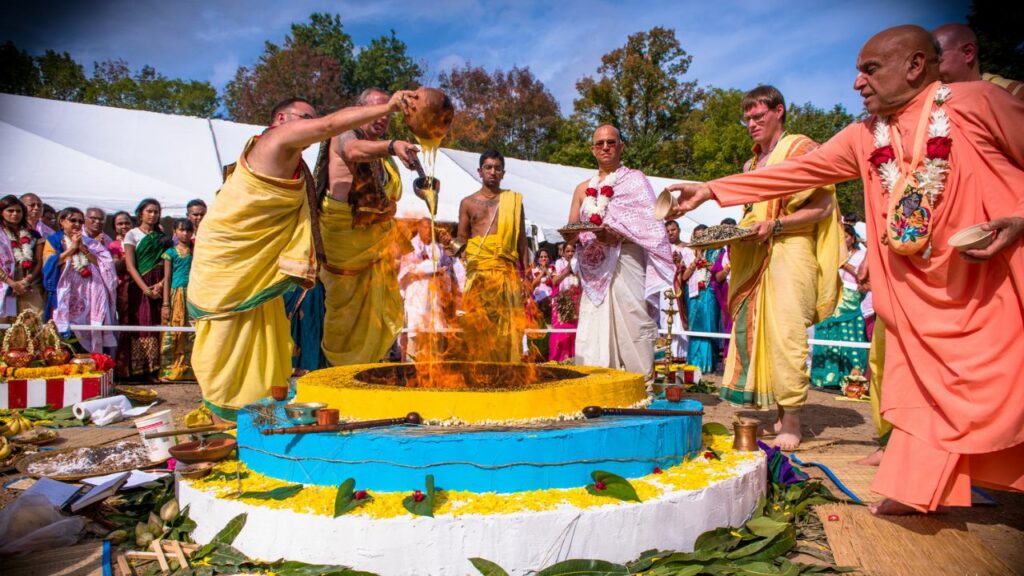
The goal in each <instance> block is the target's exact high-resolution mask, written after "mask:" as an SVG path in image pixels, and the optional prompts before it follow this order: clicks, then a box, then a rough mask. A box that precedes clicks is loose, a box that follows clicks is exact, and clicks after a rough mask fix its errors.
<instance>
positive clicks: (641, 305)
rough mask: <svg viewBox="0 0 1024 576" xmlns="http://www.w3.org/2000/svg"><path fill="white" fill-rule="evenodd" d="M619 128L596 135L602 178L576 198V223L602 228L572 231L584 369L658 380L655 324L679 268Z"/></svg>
mask: <svg viewBox="0 0 1024 576" xmlns="http://www.w3.org/2000/svg"><path fill="white" fill-rule="evenodd" d="M624 149H625V145H624V144H623V142H622V137H621V135H620V133H619V130H618V129H617V128H615V127H614V126H609V125H604V126H601V127H599V128H598V129H597V130H596V131H594V137H593V144H592V153H593V154H594V158H595V159H597V166H598V170H597V173H596V174H595V175H594V176H593V177H592V178H590V179H588V180H585V181H583V182H581V183H580V184H579V185H578V186H577V187H576V191H575V192H574V193H573V198H572V205H571V207H570V208H569V224H577V223H580V222H582V223H586V224H590V225H591V226H592V227H593V228H594V230H593V231H586V232H583V233H580V234H578V235H576V234H569V236H570V237H568V238H566V241H567V242H571V243H572V242H576V241H577V240H578V241H579V244H580V245H579V247H578V249H577V251H576V254H577V256H576V258H577V261H578V262H579V268H580V282H581V284H582V286H583V294H584V297H583V298H581V299H580V313H579V324H578V325H577V331H576V364H582V365H587V366H607V367H609V368H616V369H621V370H626V371H629V372H635V373H638V374H643V375H644V378H645V379H646V381H647V383H648V385H650V384H651V383H653V381H654V341H655V340H656V339H657V337H658V326H657V324H656V323H655V321H654V314H657V304H658V302H659V298H660V296H661V294H662V293H663V292H664V291H665V290H666V289H668V288H669V287H670V286H672V279H673V274H674V271H675V265H674V264H673V262H672V250H671V247H670V246H669V241H668V234H667V233H666V232H665V225H664V224H662V223H661V222H658V221H657V220H656V219H655V217H654V190H653V189H652V188H651V183H650V182H649V181H648V180H647V177H646V176H644V174H643V172H640V171H639V170H633V169H631V168H627V167H625V166H623V165H622V151H623V150H624Z"/></svg>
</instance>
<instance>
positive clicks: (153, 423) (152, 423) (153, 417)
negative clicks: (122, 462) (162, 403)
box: [135, 409, 177, 462]
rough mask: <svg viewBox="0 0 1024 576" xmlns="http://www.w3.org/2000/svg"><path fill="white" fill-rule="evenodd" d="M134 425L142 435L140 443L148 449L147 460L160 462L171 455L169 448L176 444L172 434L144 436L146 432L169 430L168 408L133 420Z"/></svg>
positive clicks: (169, 413)
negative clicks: (166, 435)
mask: <svg viewBox="0 0 1024 576" xmlns="http://www.w3.org/2000/svg"><path fill="white" fill-rule="evenodd" d="M135 427H136V428H138V430H139V436H142V443H143V444H145V445H146V449H147V450H149V460H150V461H151V462H162V461H164V460H167V459H168V458H170V457H171V453H170V448H171V446H174V445H175V444H177V442H176V441H175V440H176V439H175V437H174V436H168V437H166V438H151V439H147V438H146V434H153V433H156V432H169V431H170V430H171V411H170V410H169V409H168V410H161V411H160V412H156V413H154V414H150V415H149V416H146V417H145V418H139V419H138V420H136V421H135Z"/></svg>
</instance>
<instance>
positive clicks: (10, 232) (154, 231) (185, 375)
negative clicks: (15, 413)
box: [0, 193, 206, 381]
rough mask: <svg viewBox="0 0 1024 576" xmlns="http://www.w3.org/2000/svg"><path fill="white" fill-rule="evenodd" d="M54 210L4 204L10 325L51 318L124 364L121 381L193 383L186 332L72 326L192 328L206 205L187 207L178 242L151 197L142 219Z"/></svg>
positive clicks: (3, 260)
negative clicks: (193, 269) (189, 303)
mask: <svg viewBox="0 0 1024 576" xmlns="http://www.w3.org/2000/svg"><path fill="white" fill-rule="evenodd" d="M48 208H49V205H47V204H45V203H43V201H42V200H41V199H40V198H39V196H38V195H36V194H33V193H26V194H23V195H22V196H21V197H17V196H14V195H8V196H4V197H3V198H0V215H2V218H3V226H2V227H0V230H2V231H3V235H4V238H3V240H4V241H2V242H0V280H2V281H3V285H2V286H0V292H2V294H3V306H4V311H3V315H4V316H5V317H7V318H8V320H9V321H10V320H13V318H14V317H16V316H17V315H18V314H20V313H21V312H23V311H25V310H33V311H35V312H37V313H38V314H39V316H40V317H41V318H42V319H43V320H44V321H48V320H51V319H52V320H53V321H54V323H55V324H56V326H57V328H58V330H59V331H60V332H61V333H62V334H63V335H64V336H65V337H68V339H69V340H71V341H73V342H74V344H75V346H77V348H78V349H79V350H80V351H83V352H103V353H107V354H110V355H112V356H114V357H116V359H117V369H116V370H117V374H116V375H117V377H118V378H120V379H124V380H155V379H161V380H168V381H173V380H191V379H192V373H191V369H190V368H189V355H190V354H191V341H192V336H191V334H189V333H187V332H185V333H182V332H177V333H175V332H167V333H163V334H161V333H160V332H158V331H154V332H117V333H115V332H111V331H100V330H84V329H83V330H71V329H70V327H71V326H72V325H78V326H104V325H107V326H111V325H124V326H159V325H161V324H164V325H170V326H187V325H188V312H187V310H186V306H185V294H186V290H187V287H188V278H189V267H190V264H191V258H192V246H193V238H194V233H195V230H196V229H197V227H198V226H199V223H200V222H201V221H202V219H203V216H204V215H205V214H206V204H205V203H204V202H203V201H202V200H198V199H197V200H193V201H191V202H189V204H188V206H187V213H188V216H187V218H183V219H179V220H174V221H173V222H172V223H171V226H173V230H172V236H168V235H166V234H165V232H164V229H163V227H162V225H161V206H160V203H159V202H157V201H156V200H154V199H151V198H147V199H145V200H143V201H142V202H140V203H139V205H138V207H137V208H136V210H135V214H129V213H128V212H117V213H115V214H112V215H110V216H108V215H107V214H106V213H105V212H104V211H103V210H102V209H100V208H96V207H90V208H86V209H85V210H84V211H83V210H82V209H80V208H77V207H73V206H69V207H66V208H64V209H62V210H60V211H59V212H55V213H54V212H53V210H52V209H49V210H48ZM115 334H116V335H115ZM71 336H73V337H74V338H73V339H72V338H71Z"/></svg>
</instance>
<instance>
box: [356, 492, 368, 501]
mask: <svg viewBox="0 0 1024 576" xmlns="http://www.w3.org/2000/svg"><path fill="white" fill-rule="evenodd" d="M366 496H367V494H366V490H356V493H355V494H354V497H355V499H356V500H366Z"/></svg>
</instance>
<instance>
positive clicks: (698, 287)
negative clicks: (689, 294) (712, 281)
mask: <svg viewBox="0 0 1024 576" xmlns="http://www.w3.org/2000/svg"><path fill="white" fill-rule="evenodd" d="M705 288H707V284H705V283H704V282H697V290H703V289H705Z"/></svg>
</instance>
